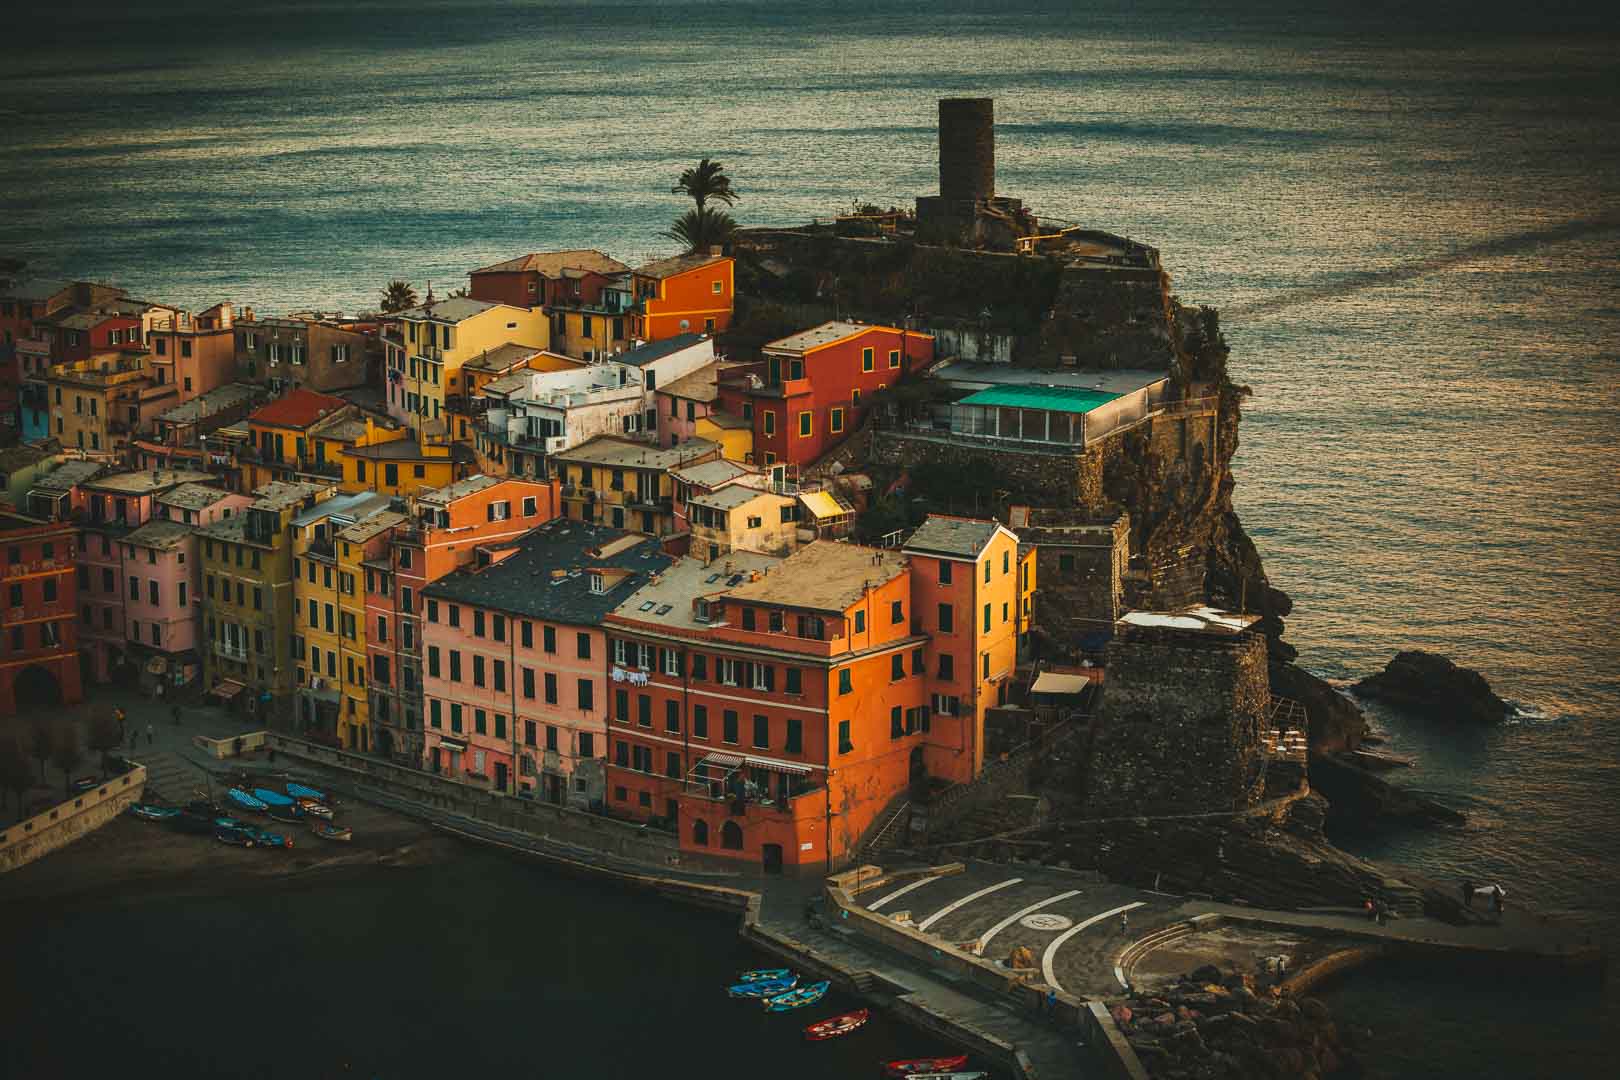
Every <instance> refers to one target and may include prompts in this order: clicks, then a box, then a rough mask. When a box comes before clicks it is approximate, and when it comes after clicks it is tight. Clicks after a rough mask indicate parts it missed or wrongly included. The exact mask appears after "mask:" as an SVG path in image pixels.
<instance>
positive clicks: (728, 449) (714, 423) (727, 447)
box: [693, 412, 754, 463]
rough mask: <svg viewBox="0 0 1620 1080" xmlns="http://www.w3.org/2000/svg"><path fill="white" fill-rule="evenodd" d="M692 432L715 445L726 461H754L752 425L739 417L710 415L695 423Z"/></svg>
mask: <svg viewBox="0 0 1620 1080" xmlns="http://www.w3.org/2000/svg"><path fill="white" fill-rule="evenodd" d="M693 431H694V432H695V433H696V434H697V437H698V438H700V439H704V440H707V441H708V442H712V443H715V444H717V445H718V446H719V447H720V456H721V457H723V458H725V459H726V460H727V461H742V462H748V463H752V462H753V460H754V425H753V424H751V423H749V422H748V421H747V420H744V419H743V418H742V417H740V416H733V415H732V414H731V413H721V412H717V413H710V414H709V415H708V416H705V417H702V418H700V419H699V420H697V421H696V422H695V426H694V428H693Z"/></svg>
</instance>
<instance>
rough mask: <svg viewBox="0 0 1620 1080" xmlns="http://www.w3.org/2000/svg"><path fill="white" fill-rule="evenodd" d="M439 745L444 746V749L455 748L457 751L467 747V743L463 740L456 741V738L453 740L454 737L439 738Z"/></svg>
mask: <svg viewBox="0 0 1620 1080" xmlns="http://www.w3.org/2000/svg"><path fill="white" fill-rule="evenodd" d="M439 745H440V746H442V747H444V748H445V749H446V750H455V751H457V752H458V753H459V752H460V751H462V750H465V749H467V744H466V743H464V742H456V740H454V739H440V740H439Z"/></svg>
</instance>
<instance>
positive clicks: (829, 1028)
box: [804, 1009, 872, 1042]
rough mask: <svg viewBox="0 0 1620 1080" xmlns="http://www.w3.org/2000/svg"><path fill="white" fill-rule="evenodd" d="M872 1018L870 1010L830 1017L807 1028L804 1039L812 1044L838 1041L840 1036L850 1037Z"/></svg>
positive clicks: (858, 1010) (857, 1010)
mask: <svg viewBox="0 0 1620 1080" xmlns="http://www.w3.org/2000/svg"><path fill="white" fill-rule="evenodd" d="M871 1017H872V1010H870V1009H856V1010H855V1011H854V1012H847V1013H841V1014H839V1015H838V1016H829V1017H828V1018H827V1019H825V1020H820V1021H817V1022H816V1023H814V1024H811V1025H809V1026H808V1027H806V1028H805V1029H804V1037H805V1038H807V1039H809V1040H810V1041H811V1042H822V1041H823V1040H826V1039H836V1038H838V1037H839V1036H840V1035H848V1034H849V1033H850V1032H852V1031H854V1030H856V1029H857V1028H860V1027H862V1026H863V1025H865V1023H866V1022H867V1021H868V1020H869V1019H871Z"/></svg>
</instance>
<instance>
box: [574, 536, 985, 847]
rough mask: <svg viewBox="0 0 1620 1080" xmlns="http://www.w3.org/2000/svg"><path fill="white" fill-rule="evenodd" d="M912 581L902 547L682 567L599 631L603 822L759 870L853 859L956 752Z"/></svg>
mask: <svg viewBox="0 0 1620 1080" xmlns="http://www.w3.org/2000/svg"><path fill="white" fill-rule="evenodd" d="M911 581H912V572H911V569H910V567H909V565H908V560H907V559H906V558H905V557H904V556H902V555H900V554H898V553H896V552H894V551H886V550H880V549H876V548H865V547H857V546H854V545H850V544H842V543H834V542H830V541H822V542H818V543H815V544H811V545H810V546H809V547H806V548H803V549H801V550H800V551H799V552H798V553H797V554H794V555H792V556H790V557H788V558H786V559H781V560H777V559H772V558H770V557H768V556H763V555H753V554H749V553H733V554H732V555H731V556H730V557H729V558H727V559H726V560H725V561H723V562H722V561H719V560H717V561H715V562H712V563H708V564H705V563H703V562H702V561H701V560H698V559H691V558H688V559H681V560H679V561H677V562H676V563H675V564H674V565H672V566H671V567H670V568H669V569H668V570H666V571H665V572H664V573H663V574H661V575H658V577H657V578H656V579H655V580H653V581H651V582H650V583H649V584H647V585H646V586H644V587H642V588H641V589H638V590H637V591H636V592H635V593H634V594H633V595H631V597H630V598H629V599H628V600H626V601H625V602H624V603H622V604H620V605H619V607H618V608H617V609H616V610H615V611H614V613H613V614H612V615H609V616H608V617H607V618H606V619H605V620H604V621H603V626H604V629H605V630H606V631H607V633H608V635H609V639H610V640H609V661H610V662H611V664H612V667H611V668H610V671H609V677H610V687H611V694H610V700H609V702H608V739H609V743H610V749H609V755H610V756H609V758H608V777H607V787H608V803H607V805H608V809H609V811H610V812H611V813H615V814H619V815H622V816H627V817H632V818H640V819H659V820H660V821H661V822H662V823H663V824H665V825H666V826H673V827H674V828H676V829H678V830H679V836H680V847H681V850H682V851H683V852H686V853H689V854H692V855H702V856H709V857H715V858H725V859H730V860H737V861H745V862H750V863H754V864H756V865H759V866H761V867H763V868H764V870H765V871H766V872H767V873H773V872H782V871H784V870H788V871H799V870H804V871H810V870H815V871H820V870H824V869H826V868H827V867H829V866H837V865H839V864H841V863H842V862H843V861H845V860H847V859H848V858H849V857H850V855H851V854H852V853H853V852H854V851H855V850H856V849H857V848H858V847H859V845H860V843H861V841H862V840H863V839H864V838H865V837H866V835H867V834H868V833H869V832H870V831H871V830H872V829H873V827H874V826H875V825H877V824H879V823H880V822H881V821H882V820H884V814H885V811H886V810H888V809H889V808H890V807H892V806H894V805H896V804H897V803H898V801H899V800H900V799H903V798H904V797H905V794H906V792H907V789H908V787H909V786H910V783H911V782H912V781H913V780H915V779H919V778H921V777H922V776H923V775H924V773H925V771H926V769H927V761H928V760H929V759H930V758H931V757H946V756H948V755H949V751H951V750H952V749H953V746H952V741H953V740H954V738H955V732H954V729H953V728H947V729H946V730H945V731H943V732H941V731H940V730H939V729H938V728H935V727H933V726H932V725H931V723H930V712H929V708H928V693H929V692H928V685H929V679H928V673H927V667H926V649H927V645H928V641H927V638H926V637H924V636H923V635H922V634H921V633H916V632H914V627H913V623H912V617H911V616H912V612H911V606H912V600H911ZM942 737H943V738H944V739H945V740H946V745H944V746H943V747H942V748H941V749H940V750H939V751H938V752H934V751H932V750H931V744H932V743H933V742H934V741H936V740H939V739H941V738H942Z"/></svg>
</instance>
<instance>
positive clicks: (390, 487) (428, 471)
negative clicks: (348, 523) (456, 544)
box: [339, 427, 478, 496]
mask: <svg viewBox="0 0 1620 1080" xmlns="http://www.w3.org/2000/svg"><path fill="white" fill-rule="evenodd" d="M339 456H340V457H341V458H342V462H343V479H342V481H341V484H340V486H341V487H342V488H343V490H344V491H370V492H374V493H376V494H379V495H399V496H406V495H415V494H416V493H417V492H419V491H425V490H428V489H431V488H441V487H444V486H445V485H447V484H453V483H455V482H456V481H457V480H462V479H465V478H466V477H468V476H471V475H472V474H473V472H474V471H475V470H476V468H477V463H478V455H477V454H476V453H474V452H473V449H472V448H471V447H469V446H465V445H463V444H461V443H452V442H447V441H445V439H444V438H443V436H426V435H415V434H412V433H411V432H408V431H405V430H404V429H399V430H393V431H390V430H388V429H386V428H377V427H369V428H368V430H367V431H366V433H365V434H364V435H362V436H361V437H360V438H358V439H356V440H355V441H354V442H353V443H352V444H350V445H348V446H345V447H344V448H343V449H342V450H341V451H339Z"/></svg>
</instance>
